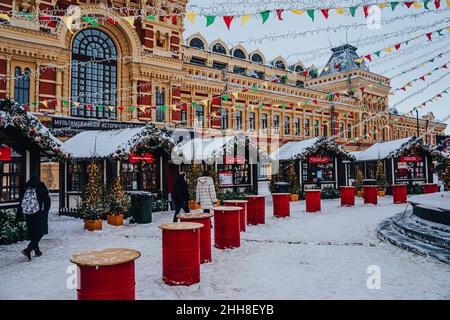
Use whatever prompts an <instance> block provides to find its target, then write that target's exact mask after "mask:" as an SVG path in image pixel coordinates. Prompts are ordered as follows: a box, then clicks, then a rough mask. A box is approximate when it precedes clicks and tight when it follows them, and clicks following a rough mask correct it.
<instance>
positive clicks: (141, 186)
mask: <svg viewBox="0 0 450 320" xmlns="http://www.w3.org/2000/svg"><path fill="white" fill-rule="evenodd" d="M174 147H175V143H174V141H173V139H172V138H171V137H170V135H169V134H168V133H167V132H166V131H164V130H161V129H158V128H156V127H155V126H153V125H151V124H149V125H147V126H145V127H137V128H125V129H120V130H96V131H85V132H82V133H79V134H77V135H76V136H74V137H73V138H71V139H70V140H68V141H66V142H65V143H64V144H63V146H62V148H63V150H64V151H66V152H69V153H71V155H72V161H70V162H65V163H64V165H63V166H61V170H60V208H74V207H76V205H77V201H78V200H79V197H80V196H81V194H82V192H83V190H84V188H85V185H86V180H87V176H88V173H89V170H90V164H91V163H92V162H93V161H95V162H96V163H97V164H98V165H99V166H100V168H101V172H102V173H103V182H104V184H105V185H108V184H110V183H112V182H113V181H114V179H115V177H116V176H117V175H120V176H121V177H122V181H123V183H124V185H125V189H126V190H127V191H150V192H152V193H155V194H158V195H159V196H161V197H164V198H167V197H168V195H169V193H171V191H172V190H171V182H172V176H173V168H174V165H173V164H172V162H171V151H172V149H173V148H174Z"/></svg>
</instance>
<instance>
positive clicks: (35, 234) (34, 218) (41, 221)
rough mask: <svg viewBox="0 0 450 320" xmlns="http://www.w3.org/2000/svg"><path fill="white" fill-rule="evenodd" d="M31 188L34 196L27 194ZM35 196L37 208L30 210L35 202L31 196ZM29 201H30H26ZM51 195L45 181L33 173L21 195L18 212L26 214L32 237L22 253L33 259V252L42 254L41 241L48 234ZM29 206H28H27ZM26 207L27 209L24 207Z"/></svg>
mask: <svg viewBox="0 0 450 320" xmlns="http://www.w3.org/2000/svg"><path fill="white" fill-rule="evenodd" d="M29 190H31V192H33V190H34V192H35V193H34V192H33V193H32V194H33V196H31V197H30V196H27V191H29ZM34 195H35V198H36V200H37V204H36V210H31V212H34V211H36V212H34V213H31V214H30V213H29V212H28V211H29V210H30V208H29V206H30V203H33V201H32V200H29V199H30V198H34ZM25 202H28V203H25ZM50 205H51V200H50V195H49V192H48V189H47V187H46V186H45V184H44V183H43V182H41V181H40V179H39V177H38V175H37V174H35V173H33V174H32V175H31V178H30V180H28V182H27V183H26V184H25V188H24V193H23V194H22V195H21V197H20V202H19V208H18V212H17V213H18V214H19V215H22V214H23V215H25V220H26V224H27V231H28V236H29V238H30V243H29V244H28V247H27V248H25V249H24V250H22V254H23V255H24V256H25V257H27V258H28V260H31V252H32V251H34V254H35V256H36V257H39V256H41V255H42V252H41V251H40V250H39V241H41V239H42V237H43V236H44V234H48V212H49V211H50ZM27 206H28V207H27ZM24 208H25V209H24Z"/></svg>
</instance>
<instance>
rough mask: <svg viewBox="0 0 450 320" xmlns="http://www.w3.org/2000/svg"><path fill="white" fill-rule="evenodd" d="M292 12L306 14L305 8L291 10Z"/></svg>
mask: <svg viewBox="0 0 450 320" xmlns="http://www.w3.org/2000/svg"><path fill="white" fill-rule="evenodd" d="M291 12H292V13H293V14H304V13H305V11H303V10H291Z"/></svg>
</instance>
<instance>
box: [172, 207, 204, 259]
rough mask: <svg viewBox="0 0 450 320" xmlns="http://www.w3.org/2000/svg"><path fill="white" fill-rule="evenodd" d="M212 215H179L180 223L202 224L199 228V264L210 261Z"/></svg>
mask: <svg viewBox="0 0 450 320" xmlns="http://www.w3.org/2000/svg"><path fill="white" fill-rule="evenodd" d="M212 216H213V215H212V213H193V214H189V213H187V214H179V215H178V216H177V217H178V218H179V219H180V221H181V222H195V223H201V224H203V226H204V227H203V228H200V263H206V262H211V261H212V255H211V217H212Z"/></svg>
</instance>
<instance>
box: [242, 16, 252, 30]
mask: <svg viewBox="0 0 450 320" xmlns="http://www.w3.org/2000/svg"><path fill="white" fill-rule="evenodd" d="M250 17H251V16H250V15H248V14H247V15H244V16H242V18H241V26H242V27H245V25H246V24H247V22H248V21H249V20H250Z"/></svg>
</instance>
